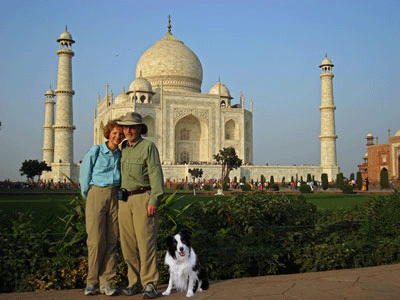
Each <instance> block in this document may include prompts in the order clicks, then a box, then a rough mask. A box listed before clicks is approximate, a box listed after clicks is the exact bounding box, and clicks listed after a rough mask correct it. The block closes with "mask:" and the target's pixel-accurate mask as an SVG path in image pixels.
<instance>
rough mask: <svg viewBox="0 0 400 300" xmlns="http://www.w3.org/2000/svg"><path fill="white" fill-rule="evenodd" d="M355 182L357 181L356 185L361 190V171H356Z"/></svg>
mask: <svg viewBox="0 0 400 300" xmlns="http://www.w3.org/2000/svg"><path fill="white" fill-rule="evenodd" d="M356 182H357V187H358V189H359V190H361V189H362V185H363V180H362V174H361V172H357V179H356Z"/></svg>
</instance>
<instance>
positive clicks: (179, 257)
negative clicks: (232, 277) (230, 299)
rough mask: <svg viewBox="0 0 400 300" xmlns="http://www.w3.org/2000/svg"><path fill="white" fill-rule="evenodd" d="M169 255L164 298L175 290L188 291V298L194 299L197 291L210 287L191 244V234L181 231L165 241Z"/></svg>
mask: <svg viewBox="0 0 400 300" xmlns="http://www.w3.org/2000/svg"><path fill="white" fill-rule="evenodd" d="M165 245H166V247H167V254H166V256H165V261H164V263H165V264H166V265H167V266H168V267H169V283H168V288H167V289H166V291H165V292H164V293H162V294H163V295H164V296H166V295H170V294H171V291H172V289H173V288H175V289H177V290H178V291H179V292H183V291H186V290H187V293H186V297H193V296H194V293H196V292H197V291H203V290H207V289H208V287H209V283H208V280H207V278H206V272H205V270H204V269H202V268H201V266H200V263H199V262H198V260H197V256H196V253H195V252H194V250H193V248H192V246H191V244H190V233H189V232H188V231H186V230H182V231H180V232H179V233H178V234H176V235H174V236H168V237H167V238H166V239H165Z"/></svg>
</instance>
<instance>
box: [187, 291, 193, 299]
mask: <svg viewBox="0 0 400 300" xmlns="http://www.w3.org/2000/svg"><path fill="white" fill-rule="evenodd" d="M193 296H194V293H193V292H192V291H190V292H187V294H186V297H188V298H189V297H193Z"/></svg>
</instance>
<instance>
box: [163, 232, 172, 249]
mask: <svg viewBox="0 0 400 300" xmlns="http://www.w3.org/2000/svg"><path fill="white" fill-rule="evenodd" d="M164 243H165V246H166V247H167V249H168V248H171V246H172V245H173V244H174V238H173V237H172V236H171V235H169V236H167V237H166V238H165V241H164Z"/></svg>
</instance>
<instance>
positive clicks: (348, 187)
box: [342, 183, 353, 194]
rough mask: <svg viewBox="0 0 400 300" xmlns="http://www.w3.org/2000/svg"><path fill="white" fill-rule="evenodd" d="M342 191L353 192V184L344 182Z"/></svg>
mask: <svg viewBox="0 0 400 300" xmlns="http://www.w3.org/2000/svg"><path fill="white" fill-rule="evenodd" d="M342 192H343V194H353V186H351V185H350V184H347V183H346V184H344V185H343V186H342Z"/></svg>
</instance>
